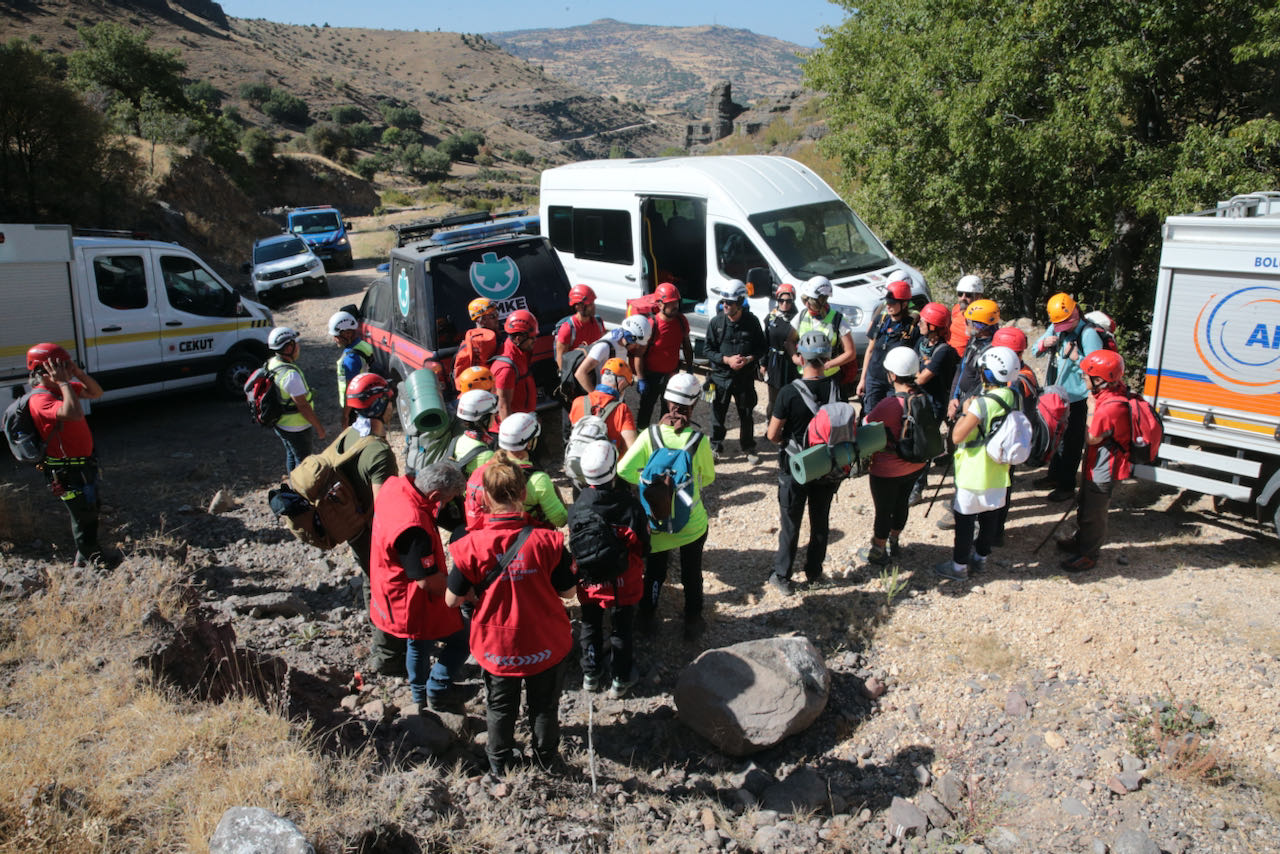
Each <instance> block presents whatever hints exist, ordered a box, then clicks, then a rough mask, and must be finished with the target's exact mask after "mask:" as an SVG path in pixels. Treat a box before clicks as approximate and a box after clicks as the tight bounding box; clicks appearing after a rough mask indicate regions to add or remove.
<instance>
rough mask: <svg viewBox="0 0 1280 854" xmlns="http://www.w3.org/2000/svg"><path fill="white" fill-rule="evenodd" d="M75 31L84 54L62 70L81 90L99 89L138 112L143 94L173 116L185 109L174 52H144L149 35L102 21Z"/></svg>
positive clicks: (181, 65)
mask: <svg viewBox="0 0 1280 854" xmlns="http://www.w3.org/2000/svg"><path fill="white" fill-rule="evenodd" d="M77 32H78V33H79V34H80V39H81V41H83V42H84V45H85V47H84V49H83V50H78V51H76V52H74V53H72V54H71V56H70V57H69V58H68V60H67V70H68V72H69V73H70V77H71V80H72V82H73V83H75V84H76V85H78V86H80V87H81V88H82V89H95V88H96V89H102V90H105V91H107V92H109V93H112V94H114V95H116V96H118V97H120V98H123V99H124V100H126V101H128V102H129V103H130V104H132V105H133V108H134V109H135V110H138V109H141V107H142V98H143V95H144V94H145V93H147V92H150V93H151V94H152V96H153V97H154V98H157V99H159V101H160V102H161V103H163V104H165V105H167V106H168V108H169V109H171V110H174V111H181V110H183V109H185V108H186V106H187V98H186V96H185V95H184V94H183V91H182V73H183V72H184V71H186V68H187V65H186V63H185V62H183V61H182V59H181V57H180V56H179V55H178V51H176V50H153V49H151V48H149V47H147V42H148V41H150V39H151V30H149V29H147V28H146V27H143V28H141V29H132V28H130V27H126V26H125V25H124V24H117V23H115V22H112V21H103V22H102V23H100V24H95V25H94V26H92V27H80V28H79V29H78V30H77Z"/></svg>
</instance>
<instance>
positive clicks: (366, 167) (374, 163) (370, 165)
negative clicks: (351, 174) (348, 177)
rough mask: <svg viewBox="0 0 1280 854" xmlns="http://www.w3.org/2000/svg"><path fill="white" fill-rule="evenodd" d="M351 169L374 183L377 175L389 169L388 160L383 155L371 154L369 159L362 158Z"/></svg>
mask: <svg viewBox="0 0 1280 854" xmlns="http://www.w3.org/2000/svg"><path fill="white" fill-rule="evenodd" d="M351 168H352V169H353V170H354V171H355V173H356V174H357V175H359V176H360V177H361V178H363V179H365V180H366V181H372V180H373V177H374V176H375V175H377V174H378V173H379V172H381V171H383V170H384V169H386V168H387V167H386V158H385V157H383V156H382V155H381V154H371V155H369V156H368V157H361V158H360V159H359V160H357V161H356V162H355V165H353V166H352V167H351Z"/></svg>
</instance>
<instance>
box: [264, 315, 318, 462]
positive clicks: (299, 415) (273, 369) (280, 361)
mask: <svg viewBox="0 0 1280 854" xmlns="http://www.w3.org/2000/svg"><path fill="white" fill-rule="evenodd" d="M267 346H268V347H270V348H271V350H272V353H273V355H272V356H271V358H270V359H269V360H268V361H267V370H268V371H269V372H270V373H271V376H272V377H273V378H274V379H275V383H276V389H277V390H278V391H279V392H280V402H281V404H282V405H283V407H284V414H283V415H281V416H280V420H279V421H277V422H276V424H275V427H273V428H272V429H274V430H275V431H276V435H277V436H279V437H280V441H281V442H282V443H283V444H284V470H285V474H288V473H289V472H291V471H293V470H294V469H295V468H297V466H298V463H300V462H302V459H303V457H307V456H310V455H311V443H312V432H311V431H312V430H314V431H315V434H314V435H315V437H316V438H317V439H323V438H324V437H325V432H324V425H323V424H321V423H320V418H319V417H318V416H317V415H316V411H315V409H313V408H312V400H314V398H315V393H314V392H313V391H312V390H311V386H309V385H307V378H306V376H305V375H304V374H303V373H302V368H299V367H298V365H297V364H296V363H297V360H298V353H299V351H300V350H301V345H300V344H299V343H298V333H297V332H296V331H294V330H293V329H290V328H289V327H288V326H277V327H276V328H275V329H272V330H271V334H270V335H268V336H267Z"/></svg>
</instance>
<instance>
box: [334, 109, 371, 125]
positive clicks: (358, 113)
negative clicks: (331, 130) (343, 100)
mask: <svg viewBox="0 0 1280 854" xmlns="http://www.w3.org/2000/svg"><path fill="white" fill-rule="evenodd" d="M329 119H330V120H331V121H334V122H337V123H338V124H340V125H353V124H355V123H357V122H362V121H364V119H365V115H364V110H361V109H360V108H359V107H357V106H356V105H355V104H339V105H338V106H336V107H330V108H329Z"/></svg>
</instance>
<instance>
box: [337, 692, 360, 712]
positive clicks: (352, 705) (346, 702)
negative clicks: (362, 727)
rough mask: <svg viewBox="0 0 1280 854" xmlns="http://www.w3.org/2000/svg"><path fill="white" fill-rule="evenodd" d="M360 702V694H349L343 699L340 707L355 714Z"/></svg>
mask: <svg viewBox="0 0 1280 854" xmlns="http://www.w3.org/2000/svg"><path fill="white" fill-rule="evenodd" d="M359 702H360V695H359V694H348V695H347V696H345V697H343V698H342V702H340V703H339V704H338V705H339V706H341V707H342V708H343V709H344V710H346V711H348V712H354V711H355V709H356V704H357V703H359Z"/></svg>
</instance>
